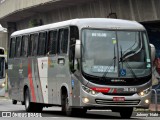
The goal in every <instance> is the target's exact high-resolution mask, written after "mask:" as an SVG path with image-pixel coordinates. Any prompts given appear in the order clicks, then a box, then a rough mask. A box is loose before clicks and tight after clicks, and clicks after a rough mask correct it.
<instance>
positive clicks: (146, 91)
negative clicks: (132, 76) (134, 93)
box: [138, 87, 151, 96]
mask: <svg viewBox="0 0 160 120" xmlns="http://www.w3.org/2000/svg"><path fill="white" fill-rule="evenodd" d="M150 91H151V87H149V88H147V89H145V90H143V91H141V92H140V93H138V94H139V95H140V96H145V95H146V94H148V93H149V92H150Z"/></svg>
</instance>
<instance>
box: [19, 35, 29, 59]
mask: <svg viewBox="0 0 160 120" xmlns="http://www.w3.org/2000/svg"><path fill="white" fill-rule="evenodd" d="M27 50H28V35H26V36H23V37H22V42H21V56H22V57H26V56H27Z"/></svg>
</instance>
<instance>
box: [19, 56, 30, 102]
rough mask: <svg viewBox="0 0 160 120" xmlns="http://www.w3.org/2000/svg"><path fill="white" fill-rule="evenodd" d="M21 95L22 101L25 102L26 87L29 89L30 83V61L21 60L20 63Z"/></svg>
mask: <svg viewBox="0 0 160 120" xmlns="http://www.w3.org/2000/svg"><path fill="white" fill-rule="evenodd" d="M19 78H20V81H19V94H20V99H19V100H20V101H24V93H23V92H24V85H27V86H28V87H29V81H28V59H25V58H23V59H21V61H20V63H19Z"/></svg>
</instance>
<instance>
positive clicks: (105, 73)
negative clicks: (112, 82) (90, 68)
mask: <svg viewBox="0 0 160 120" xmlns="http://www.w3.org/2000/svg"><path fill="white" fill-rule="evenodd" d="M116 59H117V57H116V47H115V44H114V57H113V63H112V64H114V65H113V66H114V71H115V67H116ZM112 64H111V65H112ZM111 65H110V66H109V67H108V69H107V70H106V71H105V72H104V74H103V75H102V80H103V79H104V78H105V79H106V76H107V74H108V73H109V71H110V69H111V67H112V66H111Z"/></svg>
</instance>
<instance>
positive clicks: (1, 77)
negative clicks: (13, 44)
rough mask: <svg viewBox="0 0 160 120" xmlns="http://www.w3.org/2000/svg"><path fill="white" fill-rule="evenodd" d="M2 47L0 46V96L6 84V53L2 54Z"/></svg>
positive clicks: (3, 94)
mask: <svg viewBox="0 0 160 120" xmlns="http://www.w3.org/2000/svg"><path fill="white" fill-rule="evenodd" d="M4 52H5V50H4V48H2V47H0V96H5V86H6V82H5V81H6V78H5V76H6V72H5V67H6V62H7V61H6V60H7V55H4Z"/></svg>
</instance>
